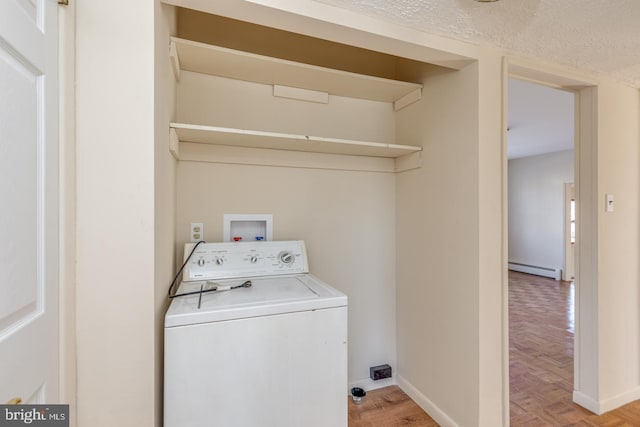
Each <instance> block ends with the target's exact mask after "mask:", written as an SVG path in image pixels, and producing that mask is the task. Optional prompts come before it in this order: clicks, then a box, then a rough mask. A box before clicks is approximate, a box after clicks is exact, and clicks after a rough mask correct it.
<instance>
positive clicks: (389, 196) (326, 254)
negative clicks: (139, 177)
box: [177, 162, 396, 396]
mask: <svg viewBox="0 0 640 427" xmlns="http://www.w3.org/2000/svg"><path fill="white" fill-rule="evenodd" d="M394 182H395V181H394V176H393V175H392V174H384V173H371V172H351V171H327V170H320V169H300V168H281V167H269V166H244V165H222V164H214V163H203V162H179V164H178V183H177V190H178V199H177V202H178V215H177V243H178V248H177V251H178V252H179V253H182V247H183V244H184V242H186V241H187V239H188V226H189V223H190V222H203V223H204V227H205V239H206V240H207V241H221V240H222V217H223V214H225V213H259V214H263V213H269V214H273V238H274V240H288V239H295V240H298V239H301V240H305V242H306V244H307V251H308V254H309V268H310V270H311V272H312V273H313V274H315V275H317V276H318V277H319V278H320V279H322V280H324V281H326V282H327V283H329V284H331V285H332V286H334V287H335V288H337V289H339V290H340V291H342V292H344V293H345V294H347V296H348V297H349V381H350V382H362V381H361V380H366V379H367V378H368V377H369V367H370V366H375V365H379V364H382V363H389V364H390V365H391V366H392V367H394V368H395V367H396V357H395V352H396V339H395V316H396V313H395V310H396V305H395V266H394V262H393V260H394V256H395V239H394V237H395V236H394V221H395V206H394V197H395V188H394ZM364 382H366V381H364ZM346 393H347V391H346V390H345V396H346Z"/></svg>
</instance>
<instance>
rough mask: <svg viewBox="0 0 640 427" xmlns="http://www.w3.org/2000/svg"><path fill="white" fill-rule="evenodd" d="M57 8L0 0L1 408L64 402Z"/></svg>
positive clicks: (35, 1)
mask: <svg viewBox="0 0 640 427" xmlns="http://www.w3.org/2000/svg"><path fill="white" fill-rule="evenodd" d="M57 9H58V5H57V3H56V1H55V0H0V204H1V206H2V208H1V209H0V403H5V402H7V401H9V400H10V399H12V398H15V397H20V398H22V400H23V402H25V403H57V401H58V383H59V378H58V372H59V368H58V229H59V226H58V111H57V109H58V107H57V104H58V94H57V86H58V72H57V71H58V58H57V56H58V53H57V49H58V25H57V13H58V10H57Z"/></svg>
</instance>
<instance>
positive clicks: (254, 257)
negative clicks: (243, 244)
mask: <svg viewBox="0 0 640 427" xmlns="http://www.w3.org/2000/svg"><path fill="white" fill-rule="evenodd" d="M249 261H251V264H255V263H256V262H258V256H257V255H251V258H249Z"/></svg>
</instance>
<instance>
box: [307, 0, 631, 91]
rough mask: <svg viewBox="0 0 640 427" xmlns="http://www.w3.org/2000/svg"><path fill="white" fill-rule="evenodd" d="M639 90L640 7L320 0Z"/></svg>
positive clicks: (602, 0)
mask: <svg viewBox="0 0 640 427" xmlns="http://www.w3.org/2000/svg"><path fill="white" fill-rule="evenodd" d="M315 1H318V2H320V3H326V4H330V5H334V6H337V7H340V8H344V9H349V10H351V11H354V12H357V13H360V14H363V15H367V16H372V17H376V18H379V19H382V20H386V21H391V22H394V23H396V24H399V25H403V26H407V27H411V28H414V29H417V30H421V31H425V32H428V33H432V34H437V35H442V36H445V37H450V38H453V39H458V40H464V41H467V42H471V43H475V44H481V45H490V46H496V47H500V48H505V49H508V50H510V51H512V52H514V53H517V54H520V55H522V56H525V57H529V58H537V59H542V60H545V61H550V62H554V63H557V64H564V65H568V66H571V67H575V68H578V69H581V70H586V71H589V72H591V73H594V74H605V75H608V76H610V77H613V78H615V79H616V80H619V81H622V82H624V83H626V84H628V85H631V86H633V87H640V0H500V1H496V2H489V3H480V2H476V1H474V0H394V1H389V0H315Z"/></svg>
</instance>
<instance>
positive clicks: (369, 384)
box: [348, 377, 396, 395]
mask: <svg viewBox="0 0 640 427" xmlns="http://www.w3.org/2000/svg"><path fill="white" fill-rule="evenodd" d="M390 385H396V379H395V377H391V378H385V379H383V380H376V381H374V380H372V379H371V378H363V379H361V380H356V381H351V382H350V383H349V390H348V393H349V395H350V394H351V389H352V388H353V387H360V388H363V389H365V390H366V391H369V390H375V389H377V388H382V387H387V386H390Z"/></svg>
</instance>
